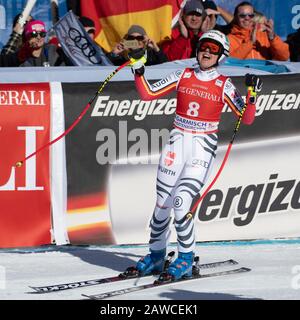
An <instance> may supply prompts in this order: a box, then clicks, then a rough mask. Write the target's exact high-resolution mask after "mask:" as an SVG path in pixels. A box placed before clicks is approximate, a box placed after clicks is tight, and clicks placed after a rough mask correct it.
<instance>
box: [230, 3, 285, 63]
mask: <svg viewBox="0 0 300 320" xmlns="http://www.w3.org/2000/svg"><path fill="white" fill-rule="evenodd" d="M254 16H255V12H254V7H253V5H252V4H251V3H250V2H247V1H243V2H241V3H239V4H238V5H237V6H236V7H235V10H234V20H233V23H232V28H231V31H230V33H229V34H228V38H229V41H230V56H231V57H234V58H238V59H259V60H279V61H286V60H288V59H289V56H290V54H289V47H288V44H287V43H285V42H283V40H282V39H281V38H280V37H279V36H278V35H276V34H275V31H274V22H273V20H272V19H269V20H267V21H266V23H265V24H264V25H265V28H266V29H265V31H262V30H260V27H259V24H256V23H255V22H254Z"/></svg>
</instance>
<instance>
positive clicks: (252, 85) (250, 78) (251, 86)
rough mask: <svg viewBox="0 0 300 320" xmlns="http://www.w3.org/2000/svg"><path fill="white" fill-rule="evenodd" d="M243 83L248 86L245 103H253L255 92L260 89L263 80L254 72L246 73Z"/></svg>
mask: <svg viewBox="0 0 300 320" xmlns="http://www.w3.org/2000/svg"><path fill="white" fill-rule="evenodd" d="M245 84H246V86H247V88H248V94H247V99H246V100H247V103H251V104H254V103H255V102H256V96H257V92H260V91H261V89H262V85H263V82H262V81H261V80H260V78H259V77H258V76H256V75H255V74H250V73H247V74H246V77H245Z"/></svg>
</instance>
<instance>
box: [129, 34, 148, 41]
mask: <svg viewBox="0 0 300 320" xmlns="http://www.w3.org/2000/svg"><path fill="white" fill-rule="evenodd" d="M126 40H137V41H143V40H144V36H130V35H129V36H127V38H126Z"/></svg>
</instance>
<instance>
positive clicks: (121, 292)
mask: <svg viewBox="0 0 300 320" xmlns="http://www.w3.org/2000/svg"><path fill="white" fill-rule="evenodd" d="M249 271H251V269H249V268H245V267H241V268H238V269H231V270H226V271H220V272H212V273H207V274H198V275H193V276H192V277H191V278H181V279H179V280H174V281H169V282H159V281H158V280H156V281H154V282H152V283H148V284H143V285H140V286H132V287H129V288H126V289H120V290H115V291H108V292H104V293H100V294H95V295H88V294H82V296H83V297H85V298H89V299H91V300H103V299H106V298H111V297H115V296H121V295H125V294H128V293H131V292H136V291H141V290H146V289H152V288H157V287H161V286H166V285H172V284H178V283H182V282H186V281H192V280H201V279H206V278H211V277H219V276H226V275H231V274H239V273H243V272H249Z"/></svg>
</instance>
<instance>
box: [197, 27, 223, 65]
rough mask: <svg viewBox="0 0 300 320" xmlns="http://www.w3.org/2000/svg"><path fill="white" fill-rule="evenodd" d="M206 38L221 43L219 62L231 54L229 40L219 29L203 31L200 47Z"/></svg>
mask: <svg viewBox="0 0 300 320" xmlns="http://www.w3.org/2000/svg"><path fill="white" fill-rule="evenodd" d="M206 39H207V40H210V41H212V42H216V43H217V44H219V45H221V48H222V50H221V51H222V52H221V53H220V57H219V59H218V63H219V62H221V61H222V60H223V59H225V58H226V57H228V56H229V40H228V38H227V37H226V35H225V34H224V33H222V32H221V31H218V30H209V31H207V32H205V33H203V34H202V36H201V37H200V38H199V42H198V48H199V45H200V43H201V42H202V41H203V40H206ZM197 55H198V49H197Z"/></svg>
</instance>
